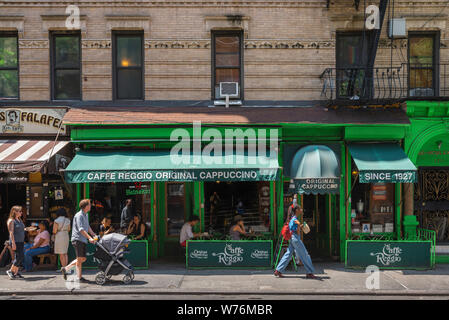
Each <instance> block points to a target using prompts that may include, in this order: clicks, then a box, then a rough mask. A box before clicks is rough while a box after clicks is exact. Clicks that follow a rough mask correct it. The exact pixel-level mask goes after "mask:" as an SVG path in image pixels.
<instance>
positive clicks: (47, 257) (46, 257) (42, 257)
mask: <svg viewBox="0 0 449 320" xmlns="http://www.w3.org/2000/svg"><path fill="white" fill-rule="evenodd" d="M36 257H38V258H39V265H37V266H36V268H38V269H42V268H50V269H54V268H56V267H57V265H56V264H57V261H58V260H57V259H58V257H57V256H56V255H55V254H53V253H45V254H39V255H37V256H36ZM45 261H49V263H45Z"/></svg>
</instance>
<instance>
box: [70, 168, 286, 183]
mask: <svg viewBox="0 0 449 320" xmlns="http://www.w3.org/2000/svg"><path fill="white" fill-rule="evenodd" d="M278 174H279V172H278V170H277V169H190V170H139V171H80V172H76V171H67V172H66V177H67V180H68V181H70V182H71V183H85V182H90V183H94V182H97V183H98V182H134V181H187V182H194V181H222V180H225V181H274V180H277V179H278Z"/></svg>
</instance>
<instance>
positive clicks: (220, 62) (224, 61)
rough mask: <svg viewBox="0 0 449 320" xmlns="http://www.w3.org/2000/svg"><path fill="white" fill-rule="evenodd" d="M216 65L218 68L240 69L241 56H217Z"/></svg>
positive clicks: (232, 54)
mask: <svg viewBox="0 0 449 320" xmlns="http://www.w3.org/2000/svg"><path fill="white" fill-rule="evenodd" d="M215 65H216V66H217V67H239V66H240V57H239V54H238V53H237V54H234V53H231V54H217V56H216V58H215Z"/></svg>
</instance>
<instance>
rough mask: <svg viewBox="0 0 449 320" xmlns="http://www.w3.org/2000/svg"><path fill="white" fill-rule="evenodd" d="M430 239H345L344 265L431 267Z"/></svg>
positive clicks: (407, 267) (354, 266) (397, 267)
mask: <svg viewBox="0 0 449 320" xmlns="http://www.w3.org/2000/svg"><path fill="white" fill-rule="evenodd" d="M431 250H432V242H431V241H362V240H348V241H346V267H350V268H366V267H367V266H370V265H375V266H377V267H379V268H380V269H430V268H432V262H431V257H432V253H431Z"/></svg>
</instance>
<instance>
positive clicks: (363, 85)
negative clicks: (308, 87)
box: [336, 32, 372, 99]
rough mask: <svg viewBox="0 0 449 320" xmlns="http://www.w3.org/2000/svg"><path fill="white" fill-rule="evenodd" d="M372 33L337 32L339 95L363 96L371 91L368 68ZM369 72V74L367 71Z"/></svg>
mask: <svg viewBox="0 0 449 320" xmlns="http://www.w3.org/2000/svg"><path fill="white" fill-rule="evenodd" d="M371 39H372V33H370V32H356V33H353V32H351V33H339V34H337V46H336V50H337V52H336V57H337V61H336V66H337V74H336V75H337V97H338V98H355V99H357V98H361V97H369V96H370V93H371V90H370V88H371V86H372V83H370V79H371V78H372V77H371V76H370V75H371V74H372V70H367V69H366V66H367V63H368V54H369V49H370V47H371ZM366 72H368V74H366V76H365V73H366Z"/></svg>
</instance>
